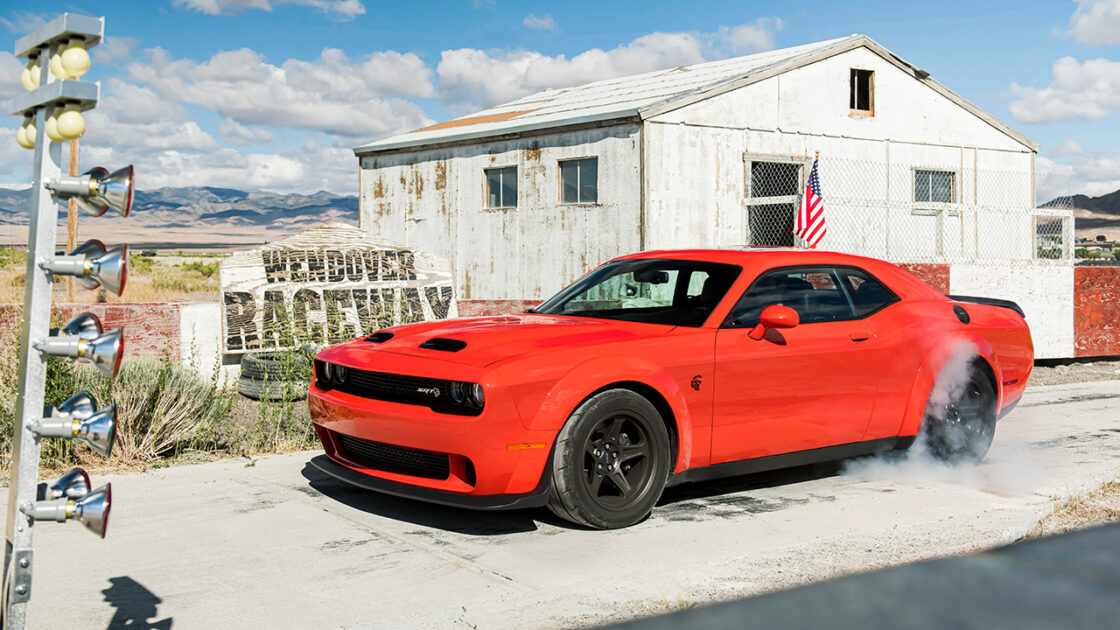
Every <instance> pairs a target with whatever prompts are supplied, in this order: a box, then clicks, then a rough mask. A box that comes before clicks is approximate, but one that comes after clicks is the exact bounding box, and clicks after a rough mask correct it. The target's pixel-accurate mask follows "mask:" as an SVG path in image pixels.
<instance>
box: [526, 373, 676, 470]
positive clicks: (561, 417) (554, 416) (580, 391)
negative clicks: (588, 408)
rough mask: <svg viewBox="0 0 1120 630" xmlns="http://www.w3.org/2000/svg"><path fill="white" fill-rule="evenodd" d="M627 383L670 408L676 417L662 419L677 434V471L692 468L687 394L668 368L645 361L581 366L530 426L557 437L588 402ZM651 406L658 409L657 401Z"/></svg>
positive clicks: (566, 377)
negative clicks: (594, 396) (690, 465)
mask: <svg viewBox="0 0 1120 630" xmlns="http://www.w3.org/2000/svg"><path fill="white" fill-rule="evenodd" d="M627 383H634V384H637V385H640V386H643V387H647V388H649V389H652V390H653V391H655V392H656V393H657V394H658V395H659V396H661V398H663V399H664V400H665V402H666V404H668V406H669V410H670V411H671V412H672V416H673V417H672V418H662V419H663V420H665V421H666V422H672V423H673V424H674V425H675V430H676V434H677V440H676V448H677V457H676V459H677V461H676V463H675V466H674V468H673V471H674V472H678V471H680V470H684V469H686V468H688V466H689V462H690V461H691V459H692V416H691V415H690V414H689V411H688V404H687V403H686V402H685V398H684V391H683V390H682V389H681V387H680V385H678V384H677V382H676V380H675V379H673V377H672V376H671V375H670V374H669V373H668V372H667V371H666V370H665V369H664V368H662V367H660V366H657V365H656V364H653V363H650V362H648V361H643V360H641V359H636V358H633V357H620V356H610V357H595V358H593V359H589V360H587V361H584V362H583V363H580V364H579V365H577V366H575V367H574V368H572V369H571V370H569V371H568V372H567V373H566V374H564V376H562V377H560V379H559V380H558V381H557V382H556V383H555V384H554V385H553V386H552V389H551V390H550V391H549V393H548V396H546V397H545V399H544V401H543V402H542V404H541V406H540V407H539V408H538V409H537V410H536V412H535V413H534V414H533V416H532V418H531V419H529V422H528V424H527V426H528V428H530V429H531V430H533V431H545V430H547V431H551V432H553V433H554V434H555V433H557V432H559V431H560V429H561V427H563V426H564V424H565V423H566V422H567V421H568V418H569V417H570V416H571V415H572V412H574V411H575V410H576V408H577V407H579V406H580V405H581V404H583V402H584V401H585V400H587V399H588V398H590V397H591V396H593V395H595V394H596V393H598V392H600V391H603V390H604V389H611V386H612V385H619V386H620V387H622V388H627ZM639 393H641V392H639ZM650 402H653V403H654V404H655V405H656V401H650ZM670 437H672V436H670Z"/></svg>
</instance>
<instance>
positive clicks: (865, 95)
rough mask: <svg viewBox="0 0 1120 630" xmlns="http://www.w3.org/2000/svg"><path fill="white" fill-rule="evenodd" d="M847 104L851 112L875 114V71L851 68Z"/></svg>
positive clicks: (867, 114)
mask: <svg viewBox="0 0 1120 630" xmlns="http://www.w3.org/2000/svg"><path fill="white" fill-rule="evenodd" d="M848 106H849V107H850V108H851V112H852V113H853V114H858V115H860V116H873V115H874V114H875V72H874V71H873V70H859V69H857V68H852V69H851V93H850V96H849V97H848Z"/></svg>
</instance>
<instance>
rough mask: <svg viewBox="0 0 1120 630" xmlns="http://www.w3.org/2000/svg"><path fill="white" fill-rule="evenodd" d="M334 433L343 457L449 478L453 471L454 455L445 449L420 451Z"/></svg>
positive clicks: (378, 466)
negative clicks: (441, 450) (448, 454)
mask: <svg viewBox="0 0 1120 630" xmlns="http://www.w3.org/2000/svg"><path fill="white" fill-rule="evenodd" d="M334 435H335V437H336V438H338V450H339V452H340V453H341V454H342V455H343V457H345V458H346V459H349V460H350V461H353V462H355V463H358V464H361V465H363V466H365V467H366V468H372V469H373V470H383V471H385V472H391V473H397V474H400V475H411V476H413V477H424V478H425V479H447V478H448V477H449V476H450V475H451V463H450V459H449V458H448V456H447V455H445V454H443V453H432V452H431V451H418V450H416V449H411V448H404V447H403V446H393V445H392V444H384V443H382V442H374V441H371V440H363V439H361V438H356V437H354V436H352V435H346V434H343V433H335V434H334Z"/></svg>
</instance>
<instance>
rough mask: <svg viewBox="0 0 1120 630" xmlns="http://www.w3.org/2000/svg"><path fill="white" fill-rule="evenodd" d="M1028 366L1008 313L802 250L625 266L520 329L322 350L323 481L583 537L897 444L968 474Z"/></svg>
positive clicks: (318, 392)
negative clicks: (541, 517) (696, 497)
mask: <svg viewBox="0 0 1120 630" xmlns="http://www.w3.org/2000/svg"><path fill="white" fill-rule="evenodd" d="M1033 359H1034V350H1033V347H1032V345H1031V336H1030V331H1029V330H1028V328H1027V323H1026V321H1025V320H1024V318H1023V313H1022V311H1021V310H1020V309H1019V307H1018V306H1016V305H1015V304H1014V303H1012V302H1006V301H1002V300H993V299H986V298H970V297H959V296H949V297H946V296H945V295H943V294H941V293H940V292H939V291H937V290H936V289H933V288H932V287H930V286H929V285H927V284H925V283H924V282H922V281H921V280H918V279H917V278H916V277H914V276H913V275H911V274H910V273H908V272H906V271H904V270H902V269H900V268H898V267H896V266H894V265H892V264H890V263H886V262H882V261H879V260H874V259H870V258H862V257H858V256H849V255H845V254H837V253H831V252H816V251H811V250H753V251H719V250H685V251H655V252H643V253H640V254H634V255H630V256H623V257H621V258H617V259H615V260H612V261H610V262H608V263H606V264H604V265H602V266H600V267H598V268H597V269H595V270H593V271H591V272H590V273H588V274H587V275H585V276H584V277H582V278H580V279H579V280H577V281H576V282H575V283H574V284H572V285H571V286H569V287H567V288H566V289H564V290H562V291H560V292H559V293H558V294H556V295H555V296H554V297H552V298H551V299H549V300H548V301H546V302H544V303H543V304H541V305H540V306H538V307H536V308H534V309H532V310H531V311H529V312H526V313H520V314H513V315H504V316H500V317H482V318H473V319H458V320H448V321H434V322H426V323H420V324H411V325H406V326H397V327H393V328H386V329H384V330H379V331H377V332H375V333H373V334H371V335H368V336H365V337H361V338H358V339H353V340H351V341H347V342H344V343H341V344H338V345H336V346H332V347H330V348H327V349H325V350H323V351H322V352H320V353H319V354H318V356H317V357H316V359H315V380H314V382H313V383H312V385H311V389H310V395H309V397H308V402H309V405H310V409H311V418H312V421H313V422H314V425H315V431H316V432H317V433H318V435H319V439H320V440H322V442H323V447H324V448H325V449H326V455H325V456H320V457H317V458H315V460H313V463H315V465H317V466H318V467H320V468H322V469H323V470H324V471H325V472H327V473H329V474H331V475H333V476H335V477H337V478H339V479H342V480H344V481H347V482H350V483H353V484H355V485H358V486H361V487H363V488H368V489H370V490H376V491H380V492H386V493H390V494H396V495H401V496H407V497H413V498H416V499H421V500H425V501H432V502H436V503H445V504H452V505H459V506H466V507H474V508H484V509H493V508H518V507H529V506H542V505H548V507H549V508H551V509H552V510H553V511H554V512H555V513H556V514H558V515H559V516H561V517H563V518H565V519H569V520H571V521H573V522H575V523H579V524H582V525H586V526H589V527H594V528H615V527H625V526H628V525H631V524H633V523H636V522H638V521H640V520H641V519H643V518H644V517H645V516H646V515H647V514H649V512H650V510H651V509H652V508H653V506H654V504H655V503H656V502H657V500H658V498H659V497H660V495H661V492H662V490H663V489H664V488H665V487H666V485H673V484H677V483H681V482H684V481H693V480H699V479H710V478H713V477H717V476H726V475H738V474H743V473H753V472H758V471H763V470H770V469H775V468H782V467H788V466H798V465H803V464H808V463H813V462H819V461H824V460H834V459H841V458H846V457H853V456H859V455H866V454H873V453H878V452H882V451H885V450H892V449H904V448H907V447H909V446H910V445H911V444H912V443H913V442H914V441H915V439H916V438H917V437H918V436H919V435H921V436H923V438H924V439H927V440H928V444H929V446H930V448H931V450H932V452H934V453H935V454H937V455H939V456H941V457H944V458H947V459H958V458H977V459H978V458H982V457H983V456H984V455H985V453H986V452H987V450H988V447H989V445H990V444H991V441H992V437H993V435H994V432H995V423H996V419H997V418H998V417H1000V416H1001V415H1002V414H1004V413H1006V412H1007V411H1009V410H1010V409H1011V408H1012V407H1013V406H1014V405H1015V403H1016V402H1017V401H1018V400H1019V398H1020V397H1021V396H1022V394H1023V389H1024V388H1025V387H1026V384H1027V378H1028V377H1029V376H1030V373H1031V367H1032V365H1033Z"/></svg>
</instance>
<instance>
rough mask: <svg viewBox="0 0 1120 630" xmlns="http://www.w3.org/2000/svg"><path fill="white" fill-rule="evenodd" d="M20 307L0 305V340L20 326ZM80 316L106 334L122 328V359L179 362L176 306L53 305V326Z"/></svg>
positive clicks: (168, 304)
mask: <svg viewBox="0 0 1120 630" xmlns="http://www.w3.org/2000/svg"><path fill="white" fill-rule="evenodd" d="M22 311H23V305H22V304H0V338H3V339H6V338H8V337H7V335H8V334H9V332H10V331H12V330H14V329H15V328H17V327H18V326H19V318H20V313H21V312H22ZM79 313H93V314H94V315H96V316H97V318H98V319H100V320H101V326H102V328H104V329H105V330H109V329H111V328H116V327H117V326H124V356H126V357H157V358H162V357H167V359H168V360H169V361H178V360H179V353H180V339H179V334H180V328H179V326H180V324H179V305H178V304H174V303H164V302H155V303H150V304H149V303H139V304H55V305H54V309H53V311H52V323H55V324H56V325H61V324H65V323H66V322H67V321H68V320H69V319H70V318H72V317H74V316H76V315H78V314H79Z"/></svg>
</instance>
